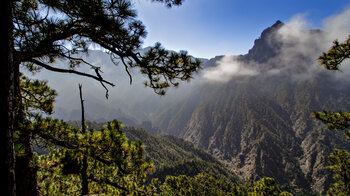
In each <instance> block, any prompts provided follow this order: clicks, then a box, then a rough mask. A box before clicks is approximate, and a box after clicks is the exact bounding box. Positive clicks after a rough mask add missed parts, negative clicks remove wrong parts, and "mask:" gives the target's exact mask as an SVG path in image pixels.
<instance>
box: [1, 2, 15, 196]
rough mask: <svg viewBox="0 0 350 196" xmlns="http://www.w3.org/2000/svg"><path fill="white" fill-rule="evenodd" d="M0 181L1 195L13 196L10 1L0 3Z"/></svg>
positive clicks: (13, 86)
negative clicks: (0, 30) (0, 31)
mask: <svg viewBox="0 0 350 196" xmlns="http://www.w3.org/2000/svg"><path fill="white" fill-rule="evenodd" d="M0 2H1V3H0V16H1V17H0V18H1V19H0V20H1V29H2V33H1V36H0V40H1V41H0V44H1V47H0V48H1V51H0V54H1V55H0V65H1V71H0V178H1V183H0V184H1V185H0V190H1V195H6V196H7V195H16V183H15V162H16V159H15V152H14V144H13V125H14V124H13V123H14V121H13V120H14V97H15V78H14V77H15V76H14V72H15V66H14V62H13V37H12V29H13V27H12V1H11V0H1V1H0Z"/></svg>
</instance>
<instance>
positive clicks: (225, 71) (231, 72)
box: [203, 56, 258, 82]
mask: <svg viewBox="0 0 350 196" xmlns="http://www.w3.org/2000/svg"><path fill="white" fill-rule="evenodd" d="M256 74H258V72H257V71H256V70H254V69H249V68H247V67H245V66H244V64H242V63H241V62H239V61H237V60H236V58H235V57H234V56H224V57H223V58H222V59H221V60H220V61H218V62H217V66H216V67H213V68H209V69H207V70H204V73H203V78H204V79H207V80H210V81H216V82H228V81H229V80H230V79H231V78H232V77H234V76H253V75H256Z"/></svg>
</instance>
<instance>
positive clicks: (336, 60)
mask: <svg viewBox="0 0 350 196" xmlns="http://www.w3.org/2000/svg"><path fill="white" fill-rule="evenodd" d="M348 58H350V36H349V38H348V39H347V40H346V41H345V42H343V43H339V41H337V40H336V41H334V44H333V46H332V47H331V49H329V51H328V52H326V53H323V55H322V56H320V57H319V60H320V63H321V65H323V66H324V67H325V69H327V70H332V71H341V68H340V65H341V64H342V62H343V61H344V60H345V59H348ZM313 117H314V118H315V119H318V120H320V121H322V122H323V123H325V124H327V128H328V129H329V130H342V131H344V134H345V136H346V137H347V138H348V139H350V130H349V128H350V112H343V111H340V112H331V111H323V112H314V113H313ZM329 162H330V166H328V167H327V168H328V169H329V170H330V171H332V172H334V175H333V178H334V179H335V180H337V182H336V183H334V184H332V185H331V187H330V189H329V190H328V191H327V194H328V195H349V194H350V156H349V153H348V152H347V151H346V150H339V149H335V150H334V151H333V152H332V153H331V155H330V156H329Z"/></svg>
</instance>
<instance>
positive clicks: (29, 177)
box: [16, 155, 38, 196]
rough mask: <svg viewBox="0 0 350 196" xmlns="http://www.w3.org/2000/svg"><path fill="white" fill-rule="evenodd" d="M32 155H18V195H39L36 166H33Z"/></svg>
mask: <svg viewBox="0 0 350 196" xmlns="http://www.w3.org/2000/svg"><path fill="white" fill-rule="evenodd" d="M32 157H33V156H30V155H25V156H17V157H16V188H17V195H20V196H36V195H38V190H37V180H36V172H37V170H36V168H35V167H33V165H32V163H31V161H32Z"/></svg>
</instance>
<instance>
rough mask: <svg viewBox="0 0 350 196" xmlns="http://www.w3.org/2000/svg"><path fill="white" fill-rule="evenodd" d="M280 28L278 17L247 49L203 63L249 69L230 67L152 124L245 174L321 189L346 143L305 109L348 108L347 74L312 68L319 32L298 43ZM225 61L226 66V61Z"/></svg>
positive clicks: (349, 89)
mask: <svg viewBox="0 0 350 196" xmlns="http://www.w3.org/2000/svg"><path fill="white" fill-rule="evenodd" d="M282 28H284V24H283V23H281V22H280V21H277V22H276V24H274V25H273V26H271V27H270V28H268V29H266V30H265V31H264V32H263V33H262V35H261V37H260V38H259V39H257V40H256V41H255V45H254V47H253V48H252V49H251V50H250V51H249V53H248V54H246V55H241V56H237V57H222V58H217V60H214V59H212V60H209V61H207V63H209V62H211V63H212V64H215V65H216V66H217V68H215V66H208V67H214V68H215V69H212V74H213V75H214V74H218V72H219V71H220V66H231V69H233V68H236V67H233V68H232V66H238V67H237V69H240V70H241V71H242V70H243V71H244V70H247V69H249V70H252V72H248V73H249V75H242V74H240V72H237V73H234V74H232V76H231V79H230V80H229V81H227V82H203V83H202V84H200V85H198V86H196V88H195V89H193V92H192V93H189V94H187V95H186V96H185V98H183V99H182V100H179V101H178V102H176V103H173V104H171V105H169V106H168V107H167V108H165V109H163V111H162V112H160V113H159V114H158V115H155V116H153V124H155V125H158V126H160V128H161V129H162V130H166V131H167V132H168V133H170V134H174V135H178V136H180V137H182V138H184V139H185V140H187V141H190V142H192V143H193V144H195V145H196V146H198V147H200V148H202V149H205V150H206V151H208V152H210V153H211V154H213V155H214V156H215V157H217V158H218V159H220V160H221V161H222V162H223V163H225V164H226V165H228V166H229V168H231V169H232V170H233V171H234V172H235V173H236V174H237V175H238V176H240V177H241V178H243V179H247V180H248V179H251V180H257V179H259V178H261V177H263V176H269V177H274V178H275V179H276V180H277V182H278V183H279V184H290V185H292V186H294V187H295V188H298V187H299V188H303V189H308V190H310V189H313V190H315V191H318V192H323V193H324V191H325V190H327V187H328V185H329V183H330V179H331V176H330V175H329V173H328V172H327V170H326V169H325V166H326V165H328V161H327V160H328V158H327V157H328V155H329V154H330V153H331V152H332V150H333V149H334V148H346V149H350V145H349V143H348V142H347V141H346V140H345V138H344V136H343V135H342V133H337V132H330V131H325V127H324V126H322V125H321V124H320V123H319V122H317V121H315V120H313V119H312V117H311V114H312V112H314V111H322V110H325V109H327V110H335V111H339V110H345V111H348V110H350V101H349V97H350V88H349V87H350V82H349V80H348V79H347V78H348V76H349V74H348V72H347V71H345V72H344V73H342V74H343V75H340V74H335V73H330V72H326V71H323V70H322V68H317V66H318V65H317V61H316V60H315V59H316V58H317V57H318V55H320V54H321V53H322V50H323V49H322V48H320V47H318V45H317V41H320V40H322V38H323V36H324V34H323V33H322V32H321V31H318V30H311V31H305V32H303V33H304V34H303V35H304V36H309V40H311V41H310V42H307V41H303V42H299V41H298V39H299V38H295V40H294V37H293V39H289V40H284V39H282V38H281V36H283V35H281V34H280V32H281V29H282ZM300 39H301V38H300ZM303 39H307V38H303ZM298 48H299V49H300V50H298ZM302 48H303V49H305V50H301V49H302ZM306 49H310V50H306ZM310 51H312V53H311V52H310ZM227 59H229V60H230V61H229V62H230V63H231V64H229V65H224V63H227V62H228V60H227ZM224 70H226V71H227V70H228V71H230V67H225V69H224ZM223 76H225V73H223ZM189 113H190V114H189ZM188 116H190V117H189V118H187V117H188ZM184 117H186V118H184Z"/></svg>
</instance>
